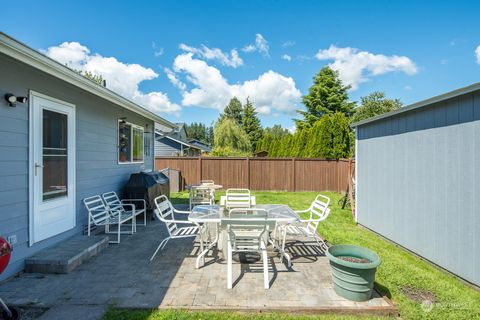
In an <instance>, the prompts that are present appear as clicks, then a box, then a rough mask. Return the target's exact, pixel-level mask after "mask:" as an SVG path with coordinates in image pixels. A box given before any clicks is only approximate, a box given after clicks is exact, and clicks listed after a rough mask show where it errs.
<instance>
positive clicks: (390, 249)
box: [105, 192, 480, 320]
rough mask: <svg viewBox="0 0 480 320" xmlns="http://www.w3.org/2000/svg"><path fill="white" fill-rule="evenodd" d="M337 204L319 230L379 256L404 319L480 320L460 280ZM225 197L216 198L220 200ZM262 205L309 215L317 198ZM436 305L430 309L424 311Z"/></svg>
mask: <svg viewBox="0 0 480 320" xmlns="http://www.w3.org/2000/svg"><path fill="white" fill-rule="evenodd" d="M324 194H325V195H328V196H329V197H330V198H331V199H332V202H331V203H332V211H331V213H330V216H329V217H328V219H327V220H325V221H324V223H322V224H321V225H320V227H319V233H320V234H321V235H322V236H323V237H324V238H326V239H327V240H328V242H329V243H330V244H339V243H347V244H348V243H350V244H356V245H361V246H365V247H367V248H370V249H372V250H374V251H376V252H377V253H378V254H379V255H380V257H381V259H382V264H381V265H380V267H379V268H378V271H377V277H376V286H377V288H379V289H380V290H381V291H382V292H383V293H384V294H385V295H387V296H388V297H390V298H391V299H392V300H393V302H394V303H395V304H396V306H397V307H398V309H399V312H400V316H401V317H402V318H403V319H480V292H479V291H476V290H475V289H473V288H471V287H469V286H467V285H465V284H464V283H462V282H461V281H459V280H457V279H456V278H455V277H453V276H451V275H449V274H447V273H445V272H442V271H440V270H438V269H437V268H435V267H433V266H432V265H431V264H429V263H427V262H425V261H423V260H421V259H419V258H417V257H415V256H413V255H412V254H410V253H408V252H407V251H405V250H403V249H401V248H399V247H397V246H396V245H394V244H392V243H390V242H388V241H385V240H383V239H382V238H381V237H379V236H377V235H376V234H374V233H372V232H370V231H368V230H365V229H363V228H361V227H359V226H357V225H355V222H354V220H353V218H352V215H351V211H350V210H342V209H341V208H340V207H339V206H338V204H337V203H338V200H339V199H340V197H341V196H340V195H339V194H337V193H324ZM220 195H221V193H217V196H218V197H219V196H220ZM254 195H255V196H256V197H257V203H282V204H288V205H289V206H291V207H292V208H294V209H297V210H298V209H306V208H307V207H308V205H309V204H310V202H311V201H312V200H313V198H314V197H315V195H316V194H315V193H313V192H295V193H292V192H254ZM172 202H174V203H188V194H187V193H178V194H173V195H172ZM425 298H429V299H433V300H434V303H433V305H431V306H430V307H428V306H427V307H425V305H423V306H422V303H421V302H422V301H423V300H424V299H425ZM313 318H315V319H353V318H352V317H345V316H332V315H326V316H325V315H323V316H313V317H312V316H293V315H292V316H289V315H284V314H241V313H221V312H214V313H202V312H187V311H181V310H177V311H149V310H145V311H125V310H117V309H112V310H110V311H109V312H108V313H107V314H106V316H105V319H112V320H113V319H129V320H130V319H138V320H140V319H142V320H143V319H149V320H150V319H152V320H153V319H235V320H236V319H255V320H257V319H313Z"/></svg>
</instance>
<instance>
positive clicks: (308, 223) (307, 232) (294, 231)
mask: <svg viewBox="0 0 480 320" xmlns="http://www.w3.org/2000/svg"><path fill="white" fill-rule="evenodd" d="M329 204H330V198H329V197H326V196H324V195H321V194H319V195H318V196H317V197H316V198H315V200H313V202H312V204H311V205H310V207H309V208H308V209H306V210H301V211H295V213H297V214H302V213H307V212H308V213H310V216H309V218H308V219H305V220H300V222H297V223H292V224H285V225H279V226H278V228H279V232H278V234H279V235H281V236H282V237H283V239H282V250H285V243H286V238H287V237H306V238H313V239H315V241H316V242H317V244H318V245H319V246H320V247H321V248H323V249H325V250H326V249H327V247H326V244H325V242H324V241H323V239H322V238H320V236H319V235H318V233H317V228H318V224H319V223H320V222H322V221H323V220H325V219H326V218H327V217H328V215H329V214H330V208H328V206H329Z"/></svg>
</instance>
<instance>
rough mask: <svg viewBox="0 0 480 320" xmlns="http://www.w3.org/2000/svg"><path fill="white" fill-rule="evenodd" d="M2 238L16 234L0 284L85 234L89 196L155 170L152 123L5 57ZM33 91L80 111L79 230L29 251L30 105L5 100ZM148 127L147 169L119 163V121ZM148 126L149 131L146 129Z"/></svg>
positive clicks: (0, 61)
mask: <svg viewBox="0 0 480 320" xmlns="http://www.w3.org/2000/svg"><path fill="white" fill-rule="evenodd" d="M0 70H1V72H0V97H1V102H0V235H1V236H4V237H7V236H10V235H13V234H15V235H17V239H18V243H17V244H16V245H15V246H14V252H13V256H12V260H11V262H10V265H9V267H8V268H7V270H6V271H5V272H4V273H3V274H2V275H1V276H0V280H2V279H5V278H6V277H9V276H11V275H12V274H14V273H16V272H18V271H20V270H21V269H22V268H23V266H24V259H25V258H26V257H28V256H30V255H32V254H33V253H35V252H37V251H39V250H40V249H43V248H45V247H48V246H51V245H53V244H56V243H58V242H60V241H62V240H64V239H67V238H69V237H71V236H72V235H74V234H78V233H81V232H82V229H83V227H84V225H85V224H86V222H87V213H86V210H85V209H84V207H83V204H82V200H83V198H85V197H88V196H92V195H95V194H100V193H103V192H107V191H110V190H115V191H117V192H121V191H122V186H123V185H124V184H125V183H126V181H127V180H128V178H129V175H130V174H131V173H133V172H138V171H140V170H142V169H146V170H151V169H153V167H154V163H153V161H154V149H153V131H154V130H153V128H154V123H153V121H151V120H149V119H146V118H144V117H142V116H140V115H137V114H136V113H133V112H130V111H128V110H126V109H124V108H121V107H119V106H117V105H115V104H112V103H110V102H107V101H105V100H103V99H101V98H99V97H97V96H95V95H92V94H90V93H87V92H85V91H83V90H81V89H79V88H77V87H75V86H72V85H70V84H68V83H65V82H64V81H61V80H59V79H56V78H53V77H51V76H48V75H46V74H44V73H42V72H40V71H37V70H35V69H33V68H31V67H29V66H27V65H25V64H22V63H19V62H17V61H15V60H13V59H10V58H8V57H6V56H4V55H1V54H0ZM29 90H33V91H36V92H39V93H42V94H44V95H47V96H50V97H52V98H56V99H60V100H63V101H65V102H69V103H72V104H75V106H76V108H75V110H76V179H77V181H76V227H75V228H74V229H72V230H69V231H67V232H64V233H62V234H60V235H57V236H55V237H52V238H49V239H46V240H44V241H41V242H38V243H36V244H34V245H33V246H31V247H30V246H29V244H28V237H29V232H28V231H29V207H28V195H29V194H28V190H29V181H28V169H29V162H28V156H29V155H28V151H29V149H28V148H29V137H28V128H29V106H28V103H27V104H20V103H19V104H17V106H16V107H15V108H10V107H8V106H7V105H6V104H5V100H4V99H3V95H4V94H5V93H7V92H9V93H10V92H11V93H13V94H15V95H17V96H28V94H29ZM120 117H126V118H127V121H128V122H131V123H134V124H137V125H140V126H143V127H145V131H146V132H149V134H151V135H152V137H151V141H152V143H151V152H150V157H149V158H146V159H145V162H144V164H143V165H142V164H118V162H117V126H118V118H120ZM146 125H148V128H147V127H146ZM147 134H148V133H147Z"/></svg>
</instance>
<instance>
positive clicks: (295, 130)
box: [287, 124, 297, 134]
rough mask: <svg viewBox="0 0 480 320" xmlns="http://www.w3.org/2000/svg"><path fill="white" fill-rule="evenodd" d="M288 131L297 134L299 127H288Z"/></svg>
mask: <svg viewBox="0 0 480 320" xmlns="http://www.w3.org/2000/svg"><path fill="white" fill-rule="evenodd" d="M287 129H288V131H289V132H290V133H291V134H295V132H297V126H296V125H294V124H293V125H291V126H290V127H288V128H287Z"/></svg>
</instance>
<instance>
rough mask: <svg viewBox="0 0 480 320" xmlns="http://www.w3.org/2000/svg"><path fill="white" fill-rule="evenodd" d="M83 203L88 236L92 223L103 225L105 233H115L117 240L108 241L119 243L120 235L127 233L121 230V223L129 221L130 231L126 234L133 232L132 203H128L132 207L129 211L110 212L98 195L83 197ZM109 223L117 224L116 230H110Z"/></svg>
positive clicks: (133, 209)
mask: <svg viewBox="0 0 480 320" xmlns="http://www.w3.org/2000/svg"><path fill="white" fill-rule="evenodd" d="M83 203H84V204H85V207H86V208H87V211H88V236H90V229H91V225H92V224H94V225H96V226H104V227H105V233H107V234H117V241H110V243H120V235H121V234H127V232H125V231H121V226H122V224H125V223H127V222H129V221H130V224H131V226H132V231H131V232H128V234H133V233H134V232H135V219H134V215H133V214H132V212H134V211H135V206H134V205H129V206H132V207H133V208H132V210H130V211H129V212H122V211H118V212H115V213H114V214H112V212H111V211H110V210H109V208H108V206H106V205H105V203H104V202H103V200H102V198H101V197H100V196H99V195H96V196H93V197H88V198H85V199H83ZM111 225H117V228H118V229H117V231H110V226H111Z"/></svg>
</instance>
